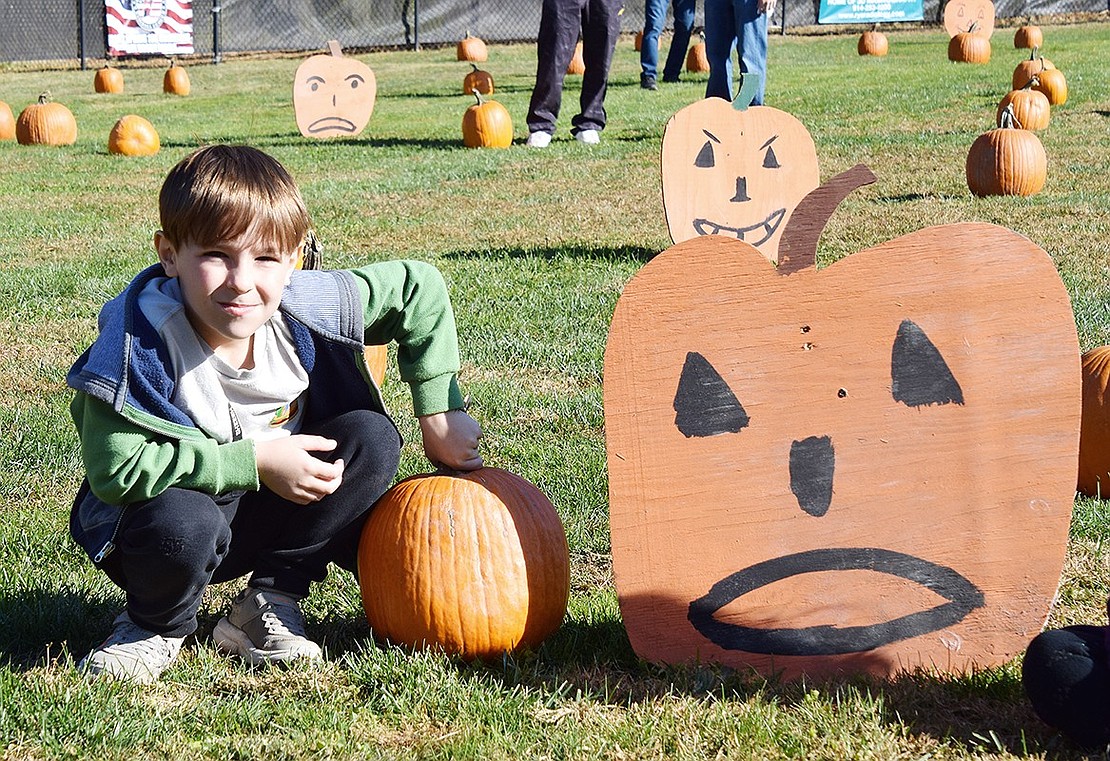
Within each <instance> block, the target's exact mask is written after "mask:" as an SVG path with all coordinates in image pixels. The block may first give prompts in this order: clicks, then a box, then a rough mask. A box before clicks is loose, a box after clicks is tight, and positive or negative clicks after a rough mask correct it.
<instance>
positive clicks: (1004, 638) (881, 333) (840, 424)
mask: <svg viewBox="0 0 1110 761" xmlns="http://www.w3.org/2000/svg"><path fill="white" fill-rule="evenodd" d="M868 175H869V173H867V172H866V169H865V168H857V169H855V170H851V171H849V172H848V173H845V174H844V175H841V176H839V177H838V178H834V180H833V181H830V182H829V183H827V184H826V185H823V186H822V187H821V188H818V189H817V190H815V191H814V193H812V194H811V195H810V196H808V197H807V199H806V201H804V202H803V203H802V204H801V205H799V207H798V209H796V210H795V212H794V215H793V216H792V218H791V221H790V223H789V228H788V230H787V231H786V233H785V235H784V237H783V240H782V243H781V245H780V261H779V265H778V267H777V268H776V267H774V266H772V265H770V264H769V263H768V262H767V260H766V258H765V257H764V256H763V254H762V253H761V252H759V251H757V250H756V249H754V248H752V247H751V246H750V245H748V244H746V243H743V242H740V241H736V240H730V239H726V238H723V237H721V236H704V237H699V238H695V239H691V240H687V241H685V242H683V243H679V244H677V245H676V246H674V247H672V248H671V249H669V250H667V251H665V252H663V253H662V254H660V255H658V256H656V257H655V258H654V259H652V260H651V261H650V262H649V263H648V264H647V265H645V266H644V267H643V268H642V269H641V270H640V271H639V272H638V273H637V274H636V276H635V277H634V278H633V279H632V280H631V281H630V282H629V283H628V284H627V286H626V287H625V289H624V291H623V294H622V296H621V298H620V300H619V301H618V303H617V307H616V310H615V312H614V316H613V322H612V326H611V329H610V333H609V338H608V342H607V346H606V350H605V363H604V378H605V383H604V407H605V430H606V449H607V457H608V472H609V498H610V522H611V526H610V529H611V537H612V555H613V571H614V578H615V582H616V588H617V592H618V597H619V601H620V608H621V615H622V618H623V620H624V623H625V627H626V629H627V631H628V635H629V639H630V641H631V643H632V646H633V648H634V649H635V651H636V653H637V654H638V655H639V656H641V657H643V658H645V659H647V660H649V661H653V662H663V663H687V662H699V663H719V664H723V665H726V666H730V667H735V668H739V669H755V670H757V671H759V672H760V673H762V674H765V675H768V676H782V677H784V678H787V679H792V678H797V677H799V676H801V675H813V676H823V675H832V674H839V673H853V672H865V673H869V674H874V675H879V676H887V675H891V674H894V673H896V672H898V671H901V670H903V669H908V670H912V669H914V668H917V667H923V668H926V669H938V670H941V671H951V672H962V671H965V670H968V669H973V668H981V667H987V666H992V665H997V664H1001V663H1004V662H1005V661H1007V660H1008V659H1010V658H1012V657H1013V656H1015V655H1016V654H1017V653H1020V652H1021V651H1022V650H1023V649H1024V648H1025V646H1026V645H1027V644H1028V643H1029V640H1030V639H1031V638H1032V637H1033V636H1034V635H1035V634H1037V633H1038V632H1039V631H1040V629H1041V627H1042V626H1043V624H1044V622H1045V620H1046V617H1047V614H1048V610H1049V606H1050V603H1051V601H1052V599H1053V596H1054V594H1055V592H1056V589H1057V586H1058V583H1059V579H1060V572H1061V568H1062V565H1063V561H1064V555H1065V551H1066V544H1067V536H1068V526H1069V520H1070V515H1071V506H1072V498H1073V494H1074V487H1075V473H1076V465H1075V463H1076V456H1077V450H1078V431H1079V415H1080V409H1079V407H1080V405H1079V395H1078V393H1076V390H1077V389H1078V385H1079V351H1078V345H1077V340H1076V333H1075V323H1074V319H1073V317H1072V313H1071V309H1070V305H1069V301H1068V294H1067V291H1066V290H1065V288H1064V286H1063V284H1062V283H1061V281H1060V278H1059V275H1058V274H1057V272H1056V269H1055V267H1054V266H1053V263H1052V260H1051V258H1050V257H1049V256H1048V255H1047V254H1046V253H1045V252H1044V251H1043V250H1042V249H1040V248H1039V247H1037V246H1036V245H1035V244H1034V243H1032V242H1031V241H1029V240H1028V239H1026V238H1024V237H1022V236H1020V235H1018V234H1016V233H1014V232H1012V231H1010V230H1007V229H1004V228H1001V227H997V226H994V225H989V224H980V223H974V224H955V225H945V226H939V227H931V228H927V229H924V230H920V231H917V232H915V233H912V234H910V235H906V236H903V237H901V238H897V239H895V240H891V241H888V242H886V243H882V244H880V245H878V246H876V247H874V248H870V249H868V250H865V251H861V252H858V253H855V254H852V255H850V256H848V257H845V258H844V259H842V260H840V261H837V262H836V263H834V264H832V265H830V266H828V267H825V268H822V269H821V270H817V269H816V268H815V266H814V257H815V246H816V241H817V238H818V236H819V235H820V233H821V228H822V227H823V225H824V220H825V219H827V214H828V212H829V211H830V210H831V207H832V206H834V205H835V204H836V203H837V202H838V201H839V199H840V198H842V197H843V196H844V195H845V194H846V192H847V191H848V190H850V188H851V187H854V186H856V185H858V184H859V183H860V182H865V181H866V180H867V176H868ZM968 252H974V255H970V256H969V255H968ZM1031 316H1033V317H1032V318H1031ZM1031 319H1033V320H1034V322H1035V324H1031V322H1030V320H1031Z"/></svg>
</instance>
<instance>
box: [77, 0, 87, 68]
mask: <svg viewBox="0 0 1110 761" xmlns="http://www.w3.org/2000/svg"><path fill="white" fill-rule="evenodd" d="M77 55H78V57H79V58H80V59H81V71H84V70H85V68H86V63H85V0H77Z"/></svg>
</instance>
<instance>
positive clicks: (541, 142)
mask: <svg viewBox="0 0 1110 761" xmlns="http://www.w3.org/2000/svg"><path fill="white" fill-rule="evenodd" d="M550 144H551V133H550V132H533V133H532V134H530V135H529V136H528V142H527V146H528V147H529V148H546V147H547V146H548V145H550Z"/></svg>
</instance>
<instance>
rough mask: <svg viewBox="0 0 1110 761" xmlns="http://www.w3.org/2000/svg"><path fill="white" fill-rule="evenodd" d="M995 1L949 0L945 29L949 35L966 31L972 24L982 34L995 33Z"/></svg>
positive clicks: (945, 11) (945, 15)
mask: <svg viewBox="0 0 1110 761" xmlns="http://www.w3.org/2000/svg"><path fill="white" fill-rule="evenodd" d="M994 19H995V13H994V3H993V2H991V0H948V3H947V4H946V5H945V6H944V15H943V21H944V30H945V31H946V32H948V36H949V37H955V36H956V35H957V34H960V33H961V32H966V31H967V30H968V29H969V28H970V27H971V25H972V24H974V25H975V29H976V30H977V31H978V32H979V34H980V35H982V36H984V37H986V38H988V39H990V36H991V35H992V34H994Z"/></svg>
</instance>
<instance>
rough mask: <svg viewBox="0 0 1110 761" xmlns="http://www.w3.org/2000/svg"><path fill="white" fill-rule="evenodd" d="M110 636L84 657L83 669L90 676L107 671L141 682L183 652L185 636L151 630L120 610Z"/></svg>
mask: <svg viewBox="0 0 1110 761" xmlns="http://www.w3.org/2000/svg"><path fill="white" fill-rule="evenodd" d="M113 623H114V624H115V628H114V629H113V630H112V633H111V634H110V635H109V636H108V639H106V640H104V641H103V642H102V643H100V645H99V647H97V648H96V649H95V650H93V651H92V652H91V653H89V654H88V655H86V656H85V657H84V658H82V659H81V662H80V663H78V664H77V668H78V670H80V671H83V672H85V673H86V674H88V675H90V676H101V675H107V676H111V677H115V678H116V679H122V680H125V681H129V682H136V683H138V684H149V683H151V682H154V681H156V680H157V679H158V677H159V676H161V674H162V672H163V671H165V670H166V669H167V668H168V667H169V665H170V664H171V663H173V662H174V661H175V660H177V654H178V653H180V652H181V643H182V642H184V641H185V638H184V637H164V636H162V635H161V634H155V633H154V632H150V631H147V630H146V629H144V628H142V627H141V626H139V625H138V624H136V623H135V622H134V621H132V620H131V617H130V616H129V615H127V612H126V611H125V612H123V613H120V614H119V615H118V616H116V620H115V621H114V622H113Z"/></svg>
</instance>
